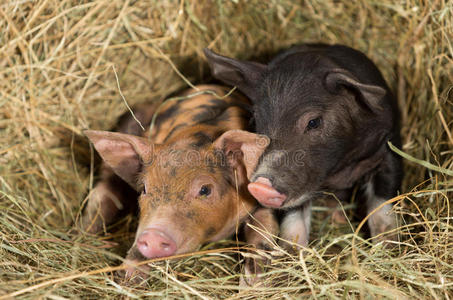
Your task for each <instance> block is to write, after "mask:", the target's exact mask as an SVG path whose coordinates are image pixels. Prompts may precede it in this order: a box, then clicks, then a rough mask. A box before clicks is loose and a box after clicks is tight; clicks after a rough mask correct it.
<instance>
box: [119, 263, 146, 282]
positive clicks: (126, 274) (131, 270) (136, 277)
mask: <svg viewBox="0 0 453 300" xmlns="http://www.w3.org/2000/svg"><path fill="white" fill-rule="evenodd" d="M138 263H139V261H135V260H134V261H133V260H126V261H124V263H123V265H122V266H124V269H121V270H118V271H117V272H116V273H115V281H116V282H117V283H119V284H121V285H140V284H142V283H144V282H145V281H146V280H147V279H148V278H149V275H148V272H149V269H150V268H149V267H148V266H147V265H138Z"/></svg>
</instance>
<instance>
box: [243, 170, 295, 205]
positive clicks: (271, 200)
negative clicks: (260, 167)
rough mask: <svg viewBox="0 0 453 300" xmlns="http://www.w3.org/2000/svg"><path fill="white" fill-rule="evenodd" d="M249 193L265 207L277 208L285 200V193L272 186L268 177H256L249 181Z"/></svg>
mask: <svg viewBox="0 0 453 300" xmlns="http://www.w3.org/2000/svg"><path fill="white" fill-rule="evenodd" d="M248 189H249V192H250V194H252V196H253V197H255V198H256V200H258V202H259V203H261V204H262V205H264V206H266V207H272V208H279V207H281V206H282V204H283V202H285V200H286V195H284V194H281V193H279V192H278V191H277V190H276V189H274V188H273V187H272V183H271V182H270V180H269V179H267V178H264V177H258V179H257V180H256V181H255V182H252V183H249V185H248Z"/></svg>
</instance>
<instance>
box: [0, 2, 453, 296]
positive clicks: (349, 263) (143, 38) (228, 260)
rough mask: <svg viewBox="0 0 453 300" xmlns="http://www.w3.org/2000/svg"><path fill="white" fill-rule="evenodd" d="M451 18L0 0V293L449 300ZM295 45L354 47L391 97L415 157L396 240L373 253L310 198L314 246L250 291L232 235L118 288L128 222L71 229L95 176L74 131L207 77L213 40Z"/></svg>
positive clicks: (405, 11)
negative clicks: (91, 231) (98, 229)
mask: <svg viewBox="0 0 453 300" xmlns="http://www.w3.org/2000/svg"><path fill="white" fill-rule="evenodd" d="M452 17H453V6H452V3H451V2H448V1H444V0H438V1H434V0H427V1H415V0H406V1H390V0H383V1H373V0H365V1H336V0H326V1H313V0H307V1H300V2H299V1H285V0H283V1H258V0H250V1H245V0H236V1H234V0H231V1H226V0H224V1H222V0H218V1H214V0H212V1H188V0H181V1H116V0H108V1H107V0H99V1H95V2H89V1H75V0H62V1H57V0H42V1H28V0H7V1H2V2H0V145H1V146H0V228H1V230H0V299H8V298H13V297H16V296H17V297H19V298H24V299H66V298H71V299H78V298H83V299H86V298H88V299H90V298H91V299H108V298H115V299H117V298H119V297H123V298H140V297H146V296H149V297H156V298H160V297H167V298H178V299H180V298H183V297H185V298H203V299H210V298H213V299H217V298H244V299H248V298H251V299H252V298H253V299H254V298H275V299H281V298H283V297H286V298H293V297H297V296H305V297H309V298H344V297H346V298H361V299H362V298H373V299H374V298H401V299H404V298H407V299H414V298H433V299H451V298H452V297H453V228H452V225H451V222H452V217H451V213H452V212H453V210H452V208H451V203H450V199H452V195H453V193H452V191H453V178H452V169H453V155H452V154H453V150H452V149H453V137H452V128H453V124H452V121H453V118H452V116H453V109H452V104H453V96H452V95H453V91H452V89H453V84H452V78H453V63H452V62H453V61H452V60H453V46H452V38H453V34H452V33H453V22H452ZM301 42H326V43H341V44H346V45H348V46H352V47H354V48H357V49H360V50H361V51H363V52H365V53H366V54H367V55H368V56H369V57H371V58H372V59H373V61H375V62H376V64H377V65H378V66H379V68H380V69H381V70H382V72H383V74H384V76H385V78H386V79H387V81H388V83H389V85H390V87H391V88H392V89H393V90H394V91H395V94H396V95H397V96H398V101H399V106H400V109H401V123H402V136H403V147H402V151H403V152H404V153H405V154H406V155H410V156H407V158H405V160H404V162H405V172H406V176H405V179H404V183H403V187H402V190H401V196H399V197H397V198H395V199H394V200H395V204H396V205H395V210H396V211H397V212H398V214H399V215H400V216H401V217H402V220H403V223H402V224H401V227H400V228H399V229H398V233H399V235H400V238H401V242H400V243H399V244H398V245H397V247H395V248H394V249H392V250H386V249H383V248H382V247H381V246H380V245H375V246H373V245H372V244H370V243H369V242H368V241H366V240H364V239H363V237H365V235H363V234H362V232H363V230H364V228H363V227H362V224H361V223H360V220H358V221H357V222H353V223H352V224H351V226H352V227H351V226H350V225H349V224H344V225H341V226H339V225H336V224H333V223H332V221H331V218H330V217H328V216H326V214H325V213H323V212H322V208H323V207H322V205H318V206H316V207H315V210H316V213H315V219H314V220H313V224H314V226H313V227H314V228H313V231H312V236H313V241H312V243H311V245H310V249H309V250H308V251H306V252H302V253H301V255H299V256H294V255H289V254H287V253H285V252H284V251H282V250H278V249H277V250H275V251H274V252H273V253H271V254H272V255H274V260H273V262H272V264H271V265H270V266H269V267H268V268H267V273H266V275H265V276H264V278H263V281H262V284H261V285H259V286H255V287H250V288H243V287H239V286H238V281H239V277H240V274H241V260H242V259H243V256H241V255H240V254H238V249H237V248H238V247H242V246H243V245H242V244H240V243H236V241H232V242H228V241H224V242H219V243H216V244H213V245H206V246H205V247H203V248H202V249H200V251H199V252H197V253H196V254H193V255H189V256H185V257H182V258H179V259H173V260H170V261H159V262H150V264H151V265H152V268H151V272H150V279H149V280H148V281H147V282H145V283H143V284H141V285H130V286H127V285H120V284H118V283H117V282H116V281H115V278H114V272H113V271H114V270H115V269H116V268H117V266H119V265H120V264H121V258H122V257H124V255H125V252H126V251H127V249H128V247H129V246H130V243H131V241H132V239H133V234H134V233H133V231H134V225H135V224H136V223H135V219H134V218H133V217H132V216H126V217H124V218H122V219H121V220H120V221H118V223H117V224H115V225H113V226H112V228H110V230H109V233H107V234H106V235H102V236H90V235H87V234H82V233H75V232H73V231H71V228H72V224H73V223H74V221H75V220H77V218H78V217H79V215H80V207H81V203H82V202H83V200H84V199H85V198H86V195H87V193H88V192H89V190H90V189H91V188H92V186H93V182H94V180H95V178H96V177H95V176H96V173H95V167H94V164H93V157H94V154H93V150H92V149H90V148H89V146H88V144H87V142H86V140H84V138H83V136H81V132H82V130H83V129H87V128H90V129H103V130H108V129H109V128H111V127H112V126H113V125H114V124H115V122H116V120H117V118H118V117H119V116H120V115H121V114H122V113H124V112H125V111H126V110H127V107H126V103H127V104H128V105H131V106H132V105H134V104H136V103H142V102H144V101H156V100H158V99H161V98H162V97H164V96H166V95H169V94H171V93H173V92H175V91H178V90H179V89H181V88H184V87H186V86H187V85H188V83H189V82H191V83H198V82H203V81H206V80H209V78H210V74H209V70H208V69H207V65H206V62H205V60H204V56H203V54H202V49H203V48H204V47H206V46H207V47H210V48H212V49H214V50H216V51H218V52H220V53H223V54H225V55H228V56H232V57H236V58H240V59H257V60H260V61H266V60H267V59H268V58H269V57H270V56H272V55H273V54H275V53H276V52H277V51H278V50H280V49H284V48H286V47H289V46H290V45H292V44H296V43H301ZM353 206H354V204H352V205H349V206H345V209H346V211H347V213H348V214H351V213H352V211H353ZM355 232H356V233H357V234H355Z"/></svg>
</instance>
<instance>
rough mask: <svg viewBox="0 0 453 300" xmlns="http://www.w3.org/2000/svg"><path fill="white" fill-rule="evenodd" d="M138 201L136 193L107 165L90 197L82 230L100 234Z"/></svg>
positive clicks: (103, 166)
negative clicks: (122, 212)
mask: <svg viewBox="0 0 453 300" xmlns="http://www.w3.org/2000/svg"><path fill="white" fill-rule="evenodd" d="M136 199H137V194H136V192H135V191H134V190H133V189H132V188H131V187H130V186H129V185H128V184H127V183H126V182H124V181H123V180H122V179H121V178H119V177H118V176H117V175H115V173H114V172H113V171H112V169H110V168H109V167H108V166H106V165H105V164H103V165H102V167H101V180H100V181H99V182H98V183H96V185H95V187H94V189H93V190H92V191H91V192H90V194H89V196H88V202H87V204H86V207H85V209H84V211H83V214H82V217H81V220H80V228H81V229H82V230H83V231H86V232H89V233H99V232H101V231H103V230H104V229H105V227H106V226H107V225H109V224H111V223H112V222H114V221H115V219H116V217H117V216H118V214H119V212H120V211H122V210H125V209H126V208H130V206H131V205H130V204H131V202H135V201H136Z"/></svg>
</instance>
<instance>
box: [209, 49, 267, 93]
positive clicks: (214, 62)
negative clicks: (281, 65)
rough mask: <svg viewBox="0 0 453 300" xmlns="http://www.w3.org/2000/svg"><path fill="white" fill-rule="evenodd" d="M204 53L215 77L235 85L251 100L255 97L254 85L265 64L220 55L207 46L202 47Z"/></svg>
mask: <svg viewBox="0 0 453 300" xmlns="http://www.w3.org/2000/svg"><path fill="white" fill-rule="evenodd" d="M204 54H205V55H206V58H207V59H208V63H209V67H210V68H211V72H212V75H213V76H214V77H215V78H217V79H219V80H221V81H223V82H224V83H226V84H228V85H232V86H237V87H238V89H239V90H240V91H241V92H243V93H244V94H245V95H246V96H247V97H249V98H250V99H251V100H252V101H254V99H256V97H255V93H256V86H257V84H258V83H259V82H260V80H261V77H262V74H263V72H264V71H265V70H266V65H263V64H260V63H257V62H251V61H239V60H235V59H232V58H229V57H225V56H221V55H219V54H216V53H214V52H213V51H211V50H209V49H208V48H205V49H204Z"/></svg>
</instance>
